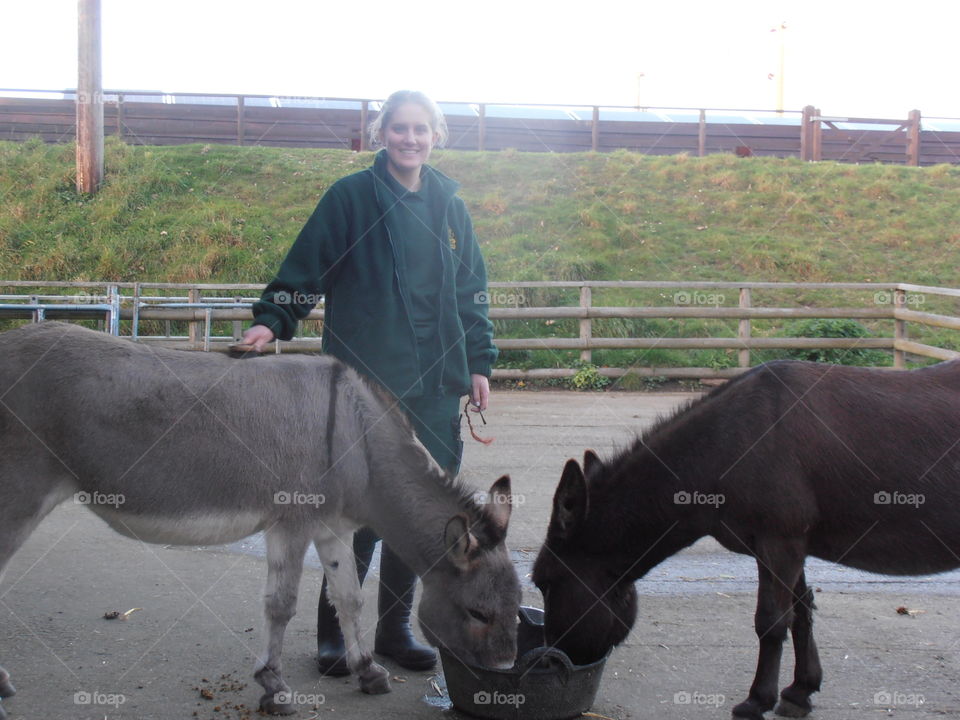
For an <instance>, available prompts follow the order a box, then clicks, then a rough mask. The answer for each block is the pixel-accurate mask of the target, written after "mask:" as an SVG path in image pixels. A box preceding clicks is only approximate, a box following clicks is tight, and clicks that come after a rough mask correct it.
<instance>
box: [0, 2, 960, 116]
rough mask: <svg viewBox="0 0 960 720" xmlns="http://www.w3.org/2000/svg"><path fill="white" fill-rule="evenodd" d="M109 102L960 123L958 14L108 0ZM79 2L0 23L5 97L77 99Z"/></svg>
mask: <svg viewBox="0 0 960 720" xmlns="http://www.w3.org/2000/svg"><path fill="white" fill-rule="evenodd" d="M102 8H103V83H104V87H105V88H109V89H140V90H161V91H166V92H173V91H180V92H222V93H251V94H277V95H320V96H327V97H368V98H382V97H385V96H386V95H387V94H389V93H390V92H392V91H393V90H395V89H398V88H401V87H412V88H419V89H422V90H424V91H425V92H427V93H428V94H430V95H432V96H433V97H434V98H435V99H437V100H446V101H470V102H512V103H522V102H531V103H560V104H585V105H592V104H601V105H637V104H641V105H644V106H651V107H697V108H699V107H703V108H732V109H758V110H773V109H775V107H776V100H777V92H776V91H777V82H776V79H770V78H769V77H768V75H770V74H773V75H774V76H776V75H777V74H778V73H779V71H780V68H779V57H780V35H779V34H778V33H775V32H771V29H773V28H775V27H777V26H779V25H780V24H781V23H782V22H786V25H787V30H786V31H785V32H784V33H783V41H784V51H785V52H784V56H785V73H784V89H785V93H784V106H785V108H786V109H787V110H799V109H801V108H802V107H803V106H804V105H808V104H809V105H816V106H817V107H819V108H821V109H822V110H823V111H824V113H826V114H828V115H841V114H842V115H858V116H871V117H896V118H900V117H906V114H907V113H908V112H909V111H910V110H911V109H914V108H918V109H920V110H921V111H922V112H923V114H924V115H925V116H947V117H960V93H958V91H957V81H956V77H955V76H956V73H957V69H958V62H957V59H956V52H955V50H954V48H955V44H956V43H955V28H956V26H957V20H958V19H960V2H957V1H956V0H950V1H944V0H934V1H931V2H925V3H923V5H922V12H921V11H918V12H914V11H912V10H910V9H909V8H908V7H906V6H902V5H901V6H897V5H894V6H886V5H884V4H882V3H877V2H875V0H872V1H870V2H864V1H861V0H841V1H840V2H837V1H836V0H833V1H832V2H827V1H824V0H804V1H802V2H796V1H794V0H780V1H778V0H766V1H765V2H763V1H759V0H756V1H755V0H728V1H727V2H721V1H720V0H713V1H705V0H691V1H689V2H687V3H661V2H657V3H653V2H649V1H646V2H644V1H639V2H633V3H630V4H624V3H623V0H592V1H591V2H580V3H575V4H574V3H570V4H567V3H560V2H556V0H553V1H551V2H541V1H540V0H512V1H503V0H484V2H457V1H456V0H446V1H445V2H436V1H434V0H420V1H419V2H412V3H399V4H398V3H387V2H382V1H381V0H366V2H362V3H357V4H355V5H354V4H352V3H330V2H320V1H316V0H313V1H309V2H305V1H304V0H272V1H271V2H263V1H262V0H165V1H164V2H162V3H161V2H154V1H152V0H102ZM76 12H77V3H76V0H32V2H29V3H27V2H10V3H7V4H5V7H4V9H3V11H2V15H0V17H3V24H2V29H0V88H31V89H33V88H36V89H53V90H61V89H66V88H72V87H75V86H76V43H77V41H76V35H77V21H76Z"/></svg>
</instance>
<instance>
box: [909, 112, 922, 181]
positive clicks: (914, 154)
mask: <svg viewBox="0 0 960 720" xmlns="http://www.w3.org/2000/svg"><path fill="white" fill-rule="evenodd" d="M908 118H909V120H910V125H909V126H908V127H907V165H910V166H912V167H920V111H919V110H911V111H910V114H909V115H908Z"/></svg>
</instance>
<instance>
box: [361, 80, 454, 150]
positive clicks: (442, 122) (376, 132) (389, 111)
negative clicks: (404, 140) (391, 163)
mask: <svg viewBox="0 0 960 720" xmlns="http://www.w3.org/2000/svg"><path fill="white" fill-rule="evenodd" d="M406 103H416V104H417V105H420V106H421V107H422V108H423V109H424V110H426V111H427V113H429V115H430V127H431V128H432V129H433V131H434V132H435V133H436V134H437V142H436V146H437V147H443V145H444V143H445V142H446V141H447V138H448V137H449V133H448V131H447V121H446V119H445V118H444V117H443V111H442V110H441V109H440V106H439V105H437V104H436V103H435V102H434V101H433V100H431V99H430V98H429V97H427V96H426V95H424V94H423V93H422V92H420V91H419V90H397V91H396V92H395V93H393V94H392V95H390V97H388V98H387V99H386V100H385V101H384V103H383V105H381V106H380V114H379V115H377V117H376V118H374V120H373V122H371V123H370V126H369V127H368V128H367V133H368V136H369V138H370V147H378V146H380V145H382V143H381V142H380V132H381V131H382V130H383V127H384V125H387V124H388V123H389V122H390V118H391V117H392V116H393V114H394V113H395V112H396V111H397V108H398V107H400V106H401V105H405V104H406Z"/></svg>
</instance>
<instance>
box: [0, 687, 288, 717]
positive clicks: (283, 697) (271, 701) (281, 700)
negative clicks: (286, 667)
mask: <svg viewBox="0 0 960 720" xmlns="http://www.w3.org/2000/svg"><path fill="white" fill-rule="evenodd" d="M260 710H261V712H265V713H267V714H269V715H293V714H294V713H295V712H296V711H297V708H296V706H295V705H294V704H293V693H291V692H290V691H289V690H281V691H280V692H275V693H267V694H266V695H264V696H263V697H261V698H260ZM0 720H3V719H2V718H0Z"/></svg>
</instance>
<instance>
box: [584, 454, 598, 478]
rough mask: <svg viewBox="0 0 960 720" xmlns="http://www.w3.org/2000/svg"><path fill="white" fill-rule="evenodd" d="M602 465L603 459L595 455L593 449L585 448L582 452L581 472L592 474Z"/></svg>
mask: <svg viewBox="0 0 960 720" xmlns="http://www.w3.org/2000/svg"><path fill="white" fill-rule="evenodd" d="M602 467H603V460H601V459H600V458H599V457H597V454H596V453H595V452H594V451H593V450H586V451H584V453H583V474H584V475H593V473H594V472H595V471H597V470H600V469H601V468H602Z"/></svg>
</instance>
